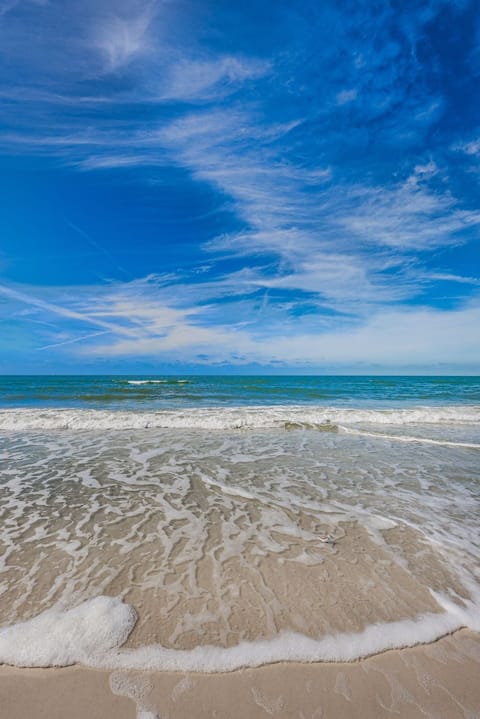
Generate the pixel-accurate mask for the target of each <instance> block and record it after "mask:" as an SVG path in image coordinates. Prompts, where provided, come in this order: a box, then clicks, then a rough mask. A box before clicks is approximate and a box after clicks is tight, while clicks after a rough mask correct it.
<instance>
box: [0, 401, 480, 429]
mask: <svg viewBox="0 0 480 719" xmlns="http://www.w3.org/2000/svg"><path fill="white" fill-rule="evenodd" d="M479 422H480V407H479V406H442V407H434V406H432V407H414V408H408V409H361V408H359V409H344V408H339V407H307V406H271V407H222V408H217V407H212V408H208V409H200V408H192V409H185V410H162V411H157V412H154V411H149V412H142V411H134V410H131V411H122V410H117V411H109V410H89V409H24V408H22V409H3V410H0V430H17V431H22V430H53V429H71V430H90V429H93V430H96V429H100V430H115V429H119V430H122V429H147V428H159V429H169V428H170V429H211V430H228V429H255V428H258V429H261V428H274V427H288V426H300V427H302V426H303V427H312V428H316V427H317V428H319V429H326V428H327V427H328V425H329V424H330V425H343V426H345V425H355V424H358V423H368V424H378V425H399V426H401V425H409V424H417V425H421V424H444V425H446V424H461V423H464V424H478V423H479Z"/></svg>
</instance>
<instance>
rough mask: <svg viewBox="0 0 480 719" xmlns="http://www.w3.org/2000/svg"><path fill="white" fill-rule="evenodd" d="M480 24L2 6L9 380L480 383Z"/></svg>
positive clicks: (392, 16) (139, 6) (0, 223)
mask: <svg viewBox="0 0 480 719" xmlns="http://www.w3.org/2000/svg"><path fill="white" fill-rule="evenodd" d="M479 90H480V13H479V12H478V3H477V2H466V1H465V2H464V1H463V0H462V1H461V0H456V1H453V0H450V1H446V0H445V1H440V0H432V1H430V2H428V1H425V2H418V1H415V2H414V1H410V0H402V1H401V2H400V1H399V0H391V1H390V2H388V0H382V1H381V2H380V1H375V2H374V1H370V2H367V1H365V0H355V1H353V0H352V1H350V0H349V1H341V0H335V1H334V0H331V1H328V0H324V1H322V2H319V1H318V0H317V1H316V2H308V1H305V2H293V1H290V2H282V0H279V1H278V2H275V3H271V2H266V1H265V2H259V0H255V1H253V0H243V2H241V3H237V2H232V1H231V0H214V1H212V2H209V1H208V0H191V1H188V0H164V1H162V0H156V1H155V0H152V1H151V2H142V1H141V0H135V1H134V2H133V1H125V0H115V2H114V1H113V0H96V1H95V2H92V1H91V0H84V1H83V2H82V3H78V2H77V1H76V0H61V1H56V0H0V104H1V114H0V122H1V124H0V153H1V166H2V172H1V173H0V184H1V198H2V201H1V205H0V372H3V373H9V372H26V373H30V372H31V373H34V372H39V373H43V372H67V373H69V372H156V371H157V372H164V371H167V372H175V371H181V372H184V371H189V370H190V371H199V372H224V371H226V372H233V371H235V372H252V371H258V372H270V371H272V372H284V371H285V372H288V371H300V372H317V371H318V372H323V371H325V372H339V373H344V372H377V371H378V372H389V371H392V372H398V371H405V372H420V373H422V372H428V373H456V372H458V373H463V372H467V373H468V372H473V373H475V372H480V329H479V328H480V250H479V235H480V192H479V189H480V187H479V185H480V91H479Z"/></svg>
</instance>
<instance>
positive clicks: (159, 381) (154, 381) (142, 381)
mask: <svg viewBox="0 0 480 719" xmlns="http://www.w3.org/2000/svg"><path fill="white" fill-rule="evenodd" d="M126 383H127V384H190V380H189V379H127V380H126Z"/></svg>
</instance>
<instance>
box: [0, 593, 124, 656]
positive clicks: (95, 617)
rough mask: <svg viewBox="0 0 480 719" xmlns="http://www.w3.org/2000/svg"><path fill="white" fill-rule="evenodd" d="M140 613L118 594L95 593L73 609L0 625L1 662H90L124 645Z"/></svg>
mask: <svg viewBox="0 0 480 719" xmlns="http://www.w3.org/2000/svg"><path fill="white" fill-rule="evenodd" d="M136 621H137V614H136V612H135V610H134V609H133V607H130V606H129V605H128V604H123V602H121V601H120V599H117V598H115V597H104V596H101V597H95V599H90V600H88V601H86V602H83V604H80V605H79V606H77V607H74V608H73V609H68V610H61V609H57V608H53V609H49V610H47V611H45V612H42V614H39V615H38V616H36V617H34V618H33V619H30V620H28V621H26V622H21V623H19V624H13V625H12V626H9V627H4V628H2V629H0V663H2V664H11V665H13V666H17V667H66V666H69V665H70V664H86V665H88V664H90V663H91V662H92V661H93V660H94V658H95V657H98V656H101V657H103V658H105V657H106V656H108V652H109V651H110V650H111V649H116V648H118V647H120V646H121V645H122V644H123V643H124V642H125V641H126V639H127V637H128V635H129V634H130V632H131V631H132V629H133V627H134V625H135V622H136Z"/></svg>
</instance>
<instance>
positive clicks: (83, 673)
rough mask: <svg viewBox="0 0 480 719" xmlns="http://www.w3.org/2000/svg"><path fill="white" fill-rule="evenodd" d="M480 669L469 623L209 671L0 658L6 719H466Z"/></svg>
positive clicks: (479, 642) (479, 696)
mask: <svg viewBox="0 0 480 719" xmlns="http://www.w3.org/2000/svg"><path fill="white" fill-rule="evenodd" d="M479 667H480V634H479V633H478V632H473V631H471V630H468V629H461V630H459V631H457V632H454V633H453V634H451V635H448V636H446V637H443V638H441V639H438V640H437V641H435V642H433V643H431V644H422V645H417V646H415V647H409V648H406V649H392V650H388V651H385V652H382V653H381V654H377V655H374V656H371V657H368V658H366V659H359V660H356V661H353V662H348V663H343V662H328V663H316V664H303V663H297V662H292V663H285V662H279V663H277V664H270V665H267V666H263V667H258V668H255V669H240V670H235V671H233V672H227V673H216V674H199V673H195V674H192V673H188V672H145V671H143V672H140V671H114V672H109V671H105V670H96V669H87V668H84V667H82V666H79V665H75V666H72V667H65V668H50V669H19V668H15V667H6V666H0V706H2V707H3V711H4V712H5V713H4V714H2V717H3V716H5V719H28V718H29V717H35V719H43V718H45V719H47V718H48V719H64V718H65V717H66V716H68V717H69V719H83V718H84V717H85V716H86V713H85V712H86V711H87V710H88V717H89V719H97V718H98V719H100V718H101V719H134V718H135V717H137V719H154V718H157V719H158V718H159V717H161V718H162V719H167V717H168V718H169V719H187V718H190V717H192V716H194V717H195V719H207V717H208V718H209V719H210V717H215V716H218V717H222V719H224V718H226V717H228V719H245V716H248V717H249V719H262V718H263V719H265V717H268V716H275V717H277V718H278V719H283V718H284V717H285V718H286V717H293V716H295V717H303V718H304V719H307V718H308V719H322V718H323V719H330V718H331V717H333V718H334V719H336V718H337V717H338V719H340V717H341V718H342V719H347V718H348V719H350V717H351V719H354V717H359V718H360V719H362V718H364V719H371V718H372V717H378V718H380V717H387V716H391V715H392V714H396V715H400V716H405V717H407V716H408V718H409V719H417V717H418V718H420V717H423V718H424V717H425V716H445V717H446V716H448V717H449V719H457V717H458V718H459V719H464V717H466V716H469V717H474V716H477V715H476V714H475V712H478V707H479V706H480V684H479V683H478V681H476V678H477V676H478V670H479Z"/></svg>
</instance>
